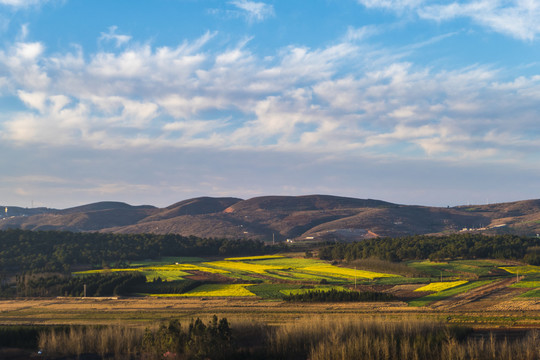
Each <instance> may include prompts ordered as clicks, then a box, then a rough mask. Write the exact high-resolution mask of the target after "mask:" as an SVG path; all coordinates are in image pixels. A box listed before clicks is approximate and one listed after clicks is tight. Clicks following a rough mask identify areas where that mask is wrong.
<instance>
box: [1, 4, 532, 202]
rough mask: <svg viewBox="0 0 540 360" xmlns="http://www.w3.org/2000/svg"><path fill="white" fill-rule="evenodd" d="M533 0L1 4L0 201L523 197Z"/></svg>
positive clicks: (526, 195)
mask: <svg viewBox="0 0 540 360" xmlns="http://www.w3.org/2000/svg"><path fill="white" fill-rule="evenodd" d="M538 19H540V0H467V1H454V2H453V1H439V0H264V1H263V0H261V1H250V0H231V1H227V0H219V1H218V0H115V1H110V0H92V1H88V0H0V204H3V205H10V206H23V207H31V206H34V207H37V206H46V207H52V208H67V207H71V206H76V205H80V204H85V203H91V202H97V201H105V200H107V201H123V202H127V203H129V204H133V205H139V204H150V205H155V206H159V207H164V206H167V205H170V204H173V203H175V202H177V201H180V200H184V199H188V198H192V197H198V196H235V197H240V198H244V199H247V198H251V197H254V196H263V195H307V194H331V195H339V196H350V197H356V198H371V199H380V200H385V201H390V202H394V203H400V204H416V205H429V206H456V205H467V204H485V203H494V202H507V201H516V200H523V199H537V198H540V194H539V188H540V187H539V186H538V185H539V184H540V121H539V120H540V119H539V117H540V21H538Z"/></svg>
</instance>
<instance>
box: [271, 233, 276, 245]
mask: <svg viewBox="0 0 540 360" xmlns="http://www.w3.org/2000/svg"><path fill="white" fill-rule="evenodd" d="M272 245H276V239H275V237H274V233H272Z"/></svg>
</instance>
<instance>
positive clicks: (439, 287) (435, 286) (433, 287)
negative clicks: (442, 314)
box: [414, 280, 467, 292]
mask: <svg viewBox="0 0 540 360" xmlns="http://www.w3.org/2000/svg"><path fill="white" fill-rule="evenodd" d="M466 283H467V281H466V280H460V281H450V282H432V283H430V284H427V285H425V286H422V287H420V288H418V289H416V290H414V291H435V292H439V291H443V290H446V289H450V288H453V287H456V286H459V285H463V284H466Z"/></svg>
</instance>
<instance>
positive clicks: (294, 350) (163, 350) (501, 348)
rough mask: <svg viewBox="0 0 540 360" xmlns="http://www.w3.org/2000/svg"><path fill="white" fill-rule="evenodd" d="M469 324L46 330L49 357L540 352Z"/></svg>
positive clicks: (355, 322) (319, 358) (222, 322)
mask: <svg viewBox="0 0 540 360" xmlns="http://www.w3.org/2000/svg"><path fill="white" fill-rule="evenodd" d="M471 335H474V334H473V332H472V330H471V329H470V328H465V327H456V326H449V325H445V324H442V323H439V322H434V321H425V320H418V319H402V320H390V319H384V318H372V319H350V320H348V321H347V320H342V321H332V320H325V319H322V318H313V319H305V320H301V321H297V322H292V323H289V324H286V325H280V326H268V325H265V324H260V323H254V322H244V323H238V324H234V323H233V324H230V323H229V322H228V321H227V319H225V318H223V319H218V318H217V317H216V316H214V317H213V318H212V319H211V320H210V321H209V322H208V323H204V322H203V321H201V320H200V319H196V320H192V321H191V322H190V323H189V324H188V325H187V326H184V325H181V324H180V323H179V322H178V321H176V320H171V321H170V322H169V323H168V324H162V325H160V326H157V327H154V328H153V329H150V328H147V329H142V328H129V327H122V326H108V327H88V328H72V329H71V330H69V331H49V332H43V333H42V334H41V336H40V339H39V346H40V348H41V349H42V350H43V351H44V352H45V354H46V356H48V357H49V358H55V357H61V356H77V355H81V354H85V353H94V354H99V355H100V356H101V358H115V359H122V358H126V359H128V358H142V359H162V358H164V355H166V356H169V358H177V359H216V360H217V359H260V360H263V359H284V360H288V359H291V360H293V359H294V360H296V359H312V360H332V359H336V360H337V359H340V360H349V359H350V360H353V359H354V360H356V359H374V360H377V359H385V360H388V359H419V360H422V359H430V360H431V359H434V360H436V359H444V360H450V359H478V360H482V359H523V360H538V359H540V348H539V347H538V342H539V341H540V334H539V332H538V331H537V330H532V331H530V332H529V333H528V334H526V335H525V336H523V337H522V338H519V339H514V340H509V339H506V338H505V337H504V336H494V335H491V336H490V335H487V336H471Z"/></svg>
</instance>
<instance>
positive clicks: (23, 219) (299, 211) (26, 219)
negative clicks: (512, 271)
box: [0, 195, 540, 241]
mask: <svg viewBox="0 0 540 360" xmlns="http://www.w3.org/2000/svg"><path fill="white" fill-rule="evenodd" d="M13 209H15V208H13ZM19 209H20V208H19ZM26 210H27V212H26V213H25V212H24V211H19V213H17V212H16V211H15V210H13V213H14V214H20V215H17V216H12V217H9V218H3V219H2V220H0V229H7V228H13V227H16V228H23V229H29V230H70V231H102V232H116V233H159V234H167V233H177V234H182V235H195V236H200V237H226V238H254V239H262V240H272V238H275V239H276V240H278V241H279V240H285V239H296V240H302V239H309V240H311V239H321V240H345V241H348V240H359V239H363V238H369V237H374V236H403V235H413V234H427V233H452V232H458V231H462V230H463V229H466V230H465V231H477V232H488V233H494V232H499V233H500V232H511V233H517V234H523V235H535V234H537V233H540V200H526V201H517V202H511V203H501V204H490V205H477V206H458V207H453V208H439V207H427V206H411V205H399V204H393V203H389V202H385V201H380V200H371V199H367V200H365V199H355V198H347V197H338V196H329V195H309V196H263V197H256V198H252V199H248V200H242V199H238V198H231V197H228V198H212V197H200V198H195V199H188V200H184V201H180V202H177V203H175V204H173V205H170V206H168V207H166V208H161V209H160V208H155V207H152V206H131V205H128V204H125V203H119V202H101V203H95V204H88V205H83V206H79V207H75V208H70V209H65V210H54V209H44V208H41V209H35V210H34V209H26ZM32 211H34V213H32Z"/></svg>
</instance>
